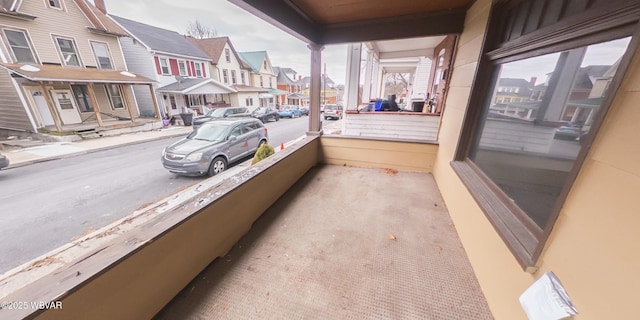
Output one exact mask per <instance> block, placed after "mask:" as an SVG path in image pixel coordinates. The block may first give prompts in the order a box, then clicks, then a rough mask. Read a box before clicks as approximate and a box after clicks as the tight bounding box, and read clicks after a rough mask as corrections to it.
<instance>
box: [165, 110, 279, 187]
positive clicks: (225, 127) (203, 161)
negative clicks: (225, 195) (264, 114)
mask: <svg viewBox="0 0 640 320" xmlns="http://www.w3.org/2000/svg"><path fill="white" fill-rule="evenodd" d="M268 141H269V135H268V134H267V128H266V127H265V126H264V125H263V124H262V122H261V121H260V120H258V119H254V118H237V119H236V118H227V119H222V120H215V121H210V122H206V123H203V124H202V125H201V126H200V127H198V128H197V129H196V130H193V131H192V132H191V133H190V134H189V135H188V136H187V137H186V138H183V139H181V140H179V141H177V142H176V143H174V144H172V145H170V146H168V147H166V148H165V149H164V150H163V151H162V165H163V166H164V167H165V168H166V169H167V170H169V171H170V172H173V173H175V174H179V175H192V176H200V175H209V176H214V175H216V174H218V173H220V172H222V171H224V170H226V169H227V166H228V165H230V164H231V163H233V162H236V161H238V160H241V159H244V158H245V157H248V156H251V155H253V154H254V153H255V152H256V150H257V149H258V147H259V146H260V145H262V144H264V143H267V142H268Z"/></svg>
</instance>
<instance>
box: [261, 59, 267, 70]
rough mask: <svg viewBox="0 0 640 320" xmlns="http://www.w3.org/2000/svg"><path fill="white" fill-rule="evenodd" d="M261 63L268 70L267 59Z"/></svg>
mask: <svg viewBox="0 0 640 320" xmlns="http://www.w3.org/2000/svg"><path fill="white" fill-rule="evenodd" d="M262 64H263V66H264V70H268V69H267V60H265V61H264V62H263V63H262Z"/></svg>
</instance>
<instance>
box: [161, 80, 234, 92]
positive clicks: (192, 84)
mask: <svg viewBox="0 0 640 320" xmlns="http://www.w3.org/2000/svg"><path fill="white" fill-rule="evenodd" d="M158 92H165V93H178V94H224V93H234V92H237V91H236V90H235V89H233V88H231V87H229V86H226V85H224V84H222V83H220V82H218V81H216V80H214V79H211V78H195V79H182V80H180V81H176V82H174V83H172V84H169V85H166V86H164V87H161V88H159V89H158Z"/></svg>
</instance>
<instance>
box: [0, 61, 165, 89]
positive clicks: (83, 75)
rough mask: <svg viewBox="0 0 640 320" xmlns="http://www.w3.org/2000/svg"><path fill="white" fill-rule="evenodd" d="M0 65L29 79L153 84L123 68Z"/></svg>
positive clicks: (151, 81) (149, 80)
mask: <svg viewBox="0 0 640 320" xmlns="http://www.w3.org/2000/svg"><path fill="white" fill-rule="evenodd" d="M0 67H2V68H4V69H7V70H8V71H9V72H11V73H13V74H16V75H18V76H20V77H23V78H25V79H29V80H31V81H56V82H81V83H82V82H84V83H122V84H153V83H154V82H155V81H154V80H151V79H149V78H147V77H143V76H141V75H138V74H135V73H133V72H129V71H124V70H100V69H93V68H69V67H62V66H59V65H20V64H6V63H0Z"/></svg>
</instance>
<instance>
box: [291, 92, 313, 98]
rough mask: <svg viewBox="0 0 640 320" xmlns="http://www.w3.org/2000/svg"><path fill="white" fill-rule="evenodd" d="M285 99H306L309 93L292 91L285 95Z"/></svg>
mask: <svg viewBox="0 0 640 320" xmlns="http://www.w3.org/2000/svg"><path fill="white" fill-rule="evenodd" d="M287 99H301V100H308V99H309V95H308V94H304V93H297V92H296V93H292V94H290V95H288V96H287Z"/></svg>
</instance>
